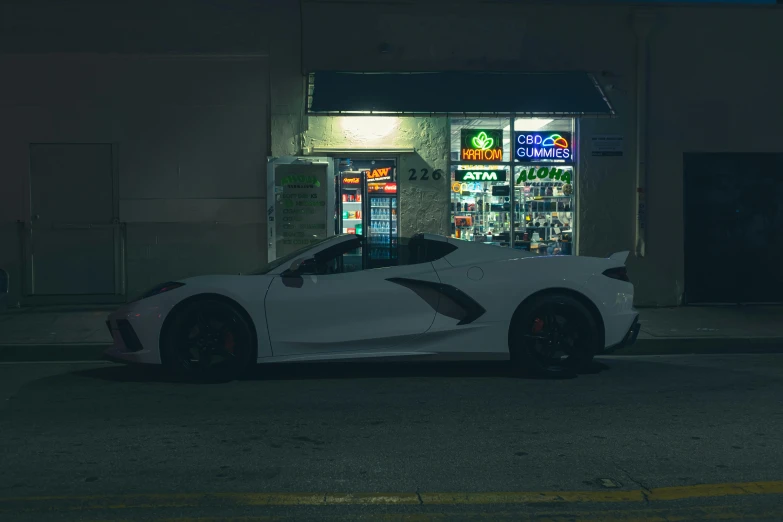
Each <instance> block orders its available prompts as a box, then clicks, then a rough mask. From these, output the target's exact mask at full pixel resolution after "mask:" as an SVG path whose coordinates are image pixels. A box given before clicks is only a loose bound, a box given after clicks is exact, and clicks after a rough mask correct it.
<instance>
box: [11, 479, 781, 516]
mask: <svg viewBox="0 0 783 522" xmlns="http://www.w3.org/2000/svg"><path fill="white" fill-rule="evenodd" d="M736 495H744V496H753V495H783V481H771V482H737V483H726V484H699V485H694V486H675V487H665V488H656V489H652V490H640V489H636V490H627V491H626V490H604V491H510V492H484V493H437V492H434V493H424V492H422V493H419V494H416V493H180V494H150V495H134V494H128V495H91V496H41V497H10V498H9V497H6V498H2V497H0V512H3V511H19V510H22V511H46V510H51V509H57V510H79V511H84V510H96V509H131V508H160V507H180V508H182V507H205V506H325V505H368V504H369V505H411V504H414V505H415V504H424V505H482V504H542V503H548V504H572V503H640V502H645V501H649V502H662V501H672V500H683V499H692V498H715V497H723V496H736Z"/></svg>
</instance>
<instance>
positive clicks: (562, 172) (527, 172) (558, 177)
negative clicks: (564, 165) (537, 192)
mask: <svg viewBox="0 0 783 522" xmlns="http://www.w3.org/2000/svg"><path fill="white" fill-rule="evenodd" d="M542 179H552V180H555V181H560V182H562V183H571V170H569V169H558V168H555V167H552V168H551V169H548V168H546V167H542V168H540V169H538V171H536V169H535V168H534V167H531V168H530V169H522V170H521V171H520V172H519V176H517V183H524V182H525V181H540V180H542Z"/></svg>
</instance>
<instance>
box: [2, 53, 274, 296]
mask: <svg viewBox="0 0 783 522" xmlns="http://www.w3.org/2000/svg"><path fill="white" fill-rule="evenodd" d="M0 70H3V71H4V81H3V83H2V85H1V86H0V157H2V158H3V165H2V170H1V171H0V183H1V186H2V187H3V191H2V192H0V223H1V225H0V245H2V247H3V248H2V249H0V264H2V265H3V266H7V267H10V270H9V271H10V272H11V274H12V278H13V279H12V281H13V287H12V289H13V290H14V295H13V296H12V299H11V301H12V302H15V300H16V299H18V296H19V288H20V286H21V285H20V283H21V282H20V279H19V273H20V266H19V257H20V254H19V246H20V243H19V240H18V237H17V233H16V225H15V224H14V223H15V222H16V221H17V220H20V221H26V222H29V221H30V209H29V201H30V178H29V174H30V172H29V144H30V143H36V142H37V143H115V144H117V150H118V151H119V157H118V159H117V163H118V170H119V220H120V222H121V223H124V224H125V225H126V227H127V236H126V237H127V244H126V248H125V251H126V258H125V260H126V264H127V284H128V292H129V294H131V295H132V294H134V293H137V292H139V291H140V290H143V289H144V288H145V287H148V286H150V285H152V284H156V283H158V282H160V281H162V280H167V279H172V278H180V277H186V276H190V275H195V274H201V273H205V272H220V271H229V272H236V271H241V270H249V269H252V268H254V267H256V266H258V265H260V264H262V263H263V261H264V260H265V259H266V246H265V245H266V242H265V238H264V230H265V225H264V223H265V213H264V208H265V203H264V198H265V190H266V182H265V179H266V178H265V176H266V170H265V166H266V158H265V157H266V155H267V153H268V139H267V129H268V110H267V104H268V92H269V88H268V66H267V61H266V59H265V58H263V57H249V58H243V57H236V58H199V57H169V58H166V57H158V58H152V57H133V56H124V57H123V56H119V55H115V56H98V55H62V56H51V55H6V56H5V57H3V58H2V59H1V60H0ZM80 189H81V190H85V191H89V190H90V187H80Z"/></svg>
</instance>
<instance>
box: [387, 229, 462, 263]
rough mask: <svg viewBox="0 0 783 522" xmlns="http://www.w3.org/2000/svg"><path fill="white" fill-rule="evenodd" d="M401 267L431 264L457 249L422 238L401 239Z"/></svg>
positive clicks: (441, 242) (442, 242)
mask: <svg viewBox="0 0 783 522" xmlns="http://www.w3.org/2000/svg"><path fill="white" fill-rule="evenodd" d="M399 245H400V246H399V265H417V264H420V263H431V262H433V261H436V260H438V259H440V258H442V257H444V256H446V255H448V254H450V253H451V252H453V251H454V250H456V249H457V247H455V246H454V245H451V244H449V243H447V242H445V241H434V240H431V239H425V238H423V237H421V236H414V237H412V238H400V243H399Z"/></svg>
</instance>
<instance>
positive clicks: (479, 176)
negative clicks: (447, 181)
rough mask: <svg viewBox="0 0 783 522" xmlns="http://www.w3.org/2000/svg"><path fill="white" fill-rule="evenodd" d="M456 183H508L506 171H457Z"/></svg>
mask: <svg viewBox="0 0 783 522" xmlns="http://www.w3.org/2000/svg"><path fill="white" fill-rule="evenodd" d="M454 179H455V180H456V181H506V171H505V170H457V171H455V172H454Z"/></svg>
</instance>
